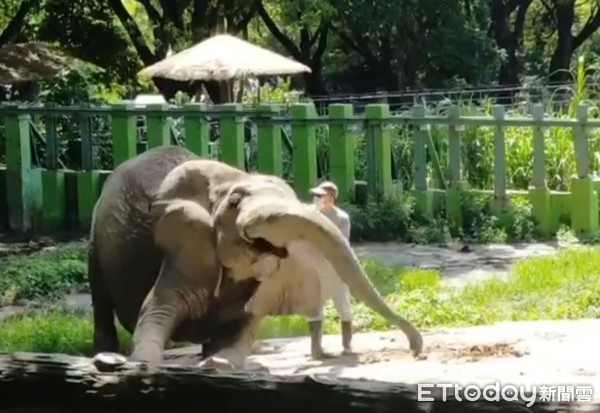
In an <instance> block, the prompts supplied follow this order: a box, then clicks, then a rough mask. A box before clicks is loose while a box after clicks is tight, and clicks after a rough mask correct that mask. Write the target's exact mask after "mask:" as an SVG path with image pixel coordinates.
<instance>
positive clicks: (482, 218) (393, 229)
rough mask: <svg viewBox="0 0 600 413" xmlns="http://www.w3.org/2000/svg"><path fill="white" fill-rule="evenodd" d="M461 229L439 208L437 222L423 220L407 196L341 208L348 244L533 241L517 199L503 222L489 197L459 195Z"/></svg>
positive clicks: (524, 207)
mask: <svg viewBox="0 0 600 413" xmlns="http://www.w3.org/2000/svg"><path fill="white" fill-rule="evenodd" d="M461 204H462V225H461V226H458V225H453V224H451V223H450V222H448V220H447V218H446V213H445V208H444V206H443V205H442V206H441V207H440V209H439V211H438V212H437V213H436V218H427V217H425V216H423V215H422V214H421V213H420V212H419V211H418V209H417V208H416V205H415V198H414V196H413V195H411V194H410V193H408V192H406V193H403V194H402V195H396V196H391V197H388V198H386V199H384V200H383V201H381V202H372V201H369V202H367V203H366V205H364V206H357V205H342V208H344V209H346V210H347V211H348V213H349V214H350V217H351V221H352V230H351V240H352V241H353V242H361V241H374V242H386V241H400V242H414V243H418V244H427V243H446V242H448V241H449V240H450V239H452V238H457V239H460V240H463V241H467V242H472V243H491V242H499V243H502V242H507V241H511V242H515V241H530V240H532V239H533V238H534V237H535V235H536V234H535V224H536V223H535V219H534V217H533V213H532V210H531V206H530V205H529V203H527V202H523V201H522V200H520V199H519V198H516V199H513V200H511V203H510V205H509V207H508V209H507V211H506V212H505V213H504V215H503V216H502V218H499V217H497V216H496V215H495V214H494V213H493V212H492V210H491V207H490V195H485V194H479V193H473V192H464V193H463V194H462V200H461Z"/></svg>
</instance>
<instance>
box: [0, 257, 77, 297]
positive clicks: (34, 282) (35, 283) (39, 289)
mask: <svg viewBox="0 0 600 413" xmlns="http://www.w3.org/2000/svg"><path fill="white" fill-rule="evenodd" d="M86 260H87V251H86V249H84V248H82V247H80V246H65V247H60V248H57V249H52V250H42V251H40V252H36V253H33V254H32V255H29V256H21V255H9V256H7V257H4V258H1V259H0V297H1V299H2V302H3V304H11V303H13V302H14V301H16V300H20V299H24V300H33V299H44V300H52V299H55V298H58V297H60V296H63V295H64V294H66V293H68V292H69V291H71V290H72V289H73V288H74V287H76V286H78V285H80V284H82V283H84V282H86V281H87V278H86V274H87V264H86V262H87V261H86Z"/></svg>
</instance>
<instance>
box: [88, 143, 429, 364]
mask: <svg viewBox="0 0 600 413" xmlns="http://www.w3.org/2000/svg"><path fill="white" fill-rule="evenodd" d="M328 264H329V265H331V267H332V268H333V270H334V271H335V272H336V273H337V274H338V275H339V276H340V278H341V279H342V280H343V281H344V282H345V283H346V284H347V285H348V286H349V288H350V291H351V293H352V295H353V296H354V297H356V298H357V299H359V300H362V301H363V302H364V303H365V304H366V305H367V306H369V307H370V308H371V309H373V310H374V311H376V312H378V313H379V314H380V315H382V316H383V317H384V318H385V319H386V320H388V321H389V322H391V323H393V324H396V325H397V326H399V327H400V329H401V330H402V331H403V332H404V333H405V334H406V336H407V338H408V342H409V346H410V349H411V350H412V351H413V353H415V354H417V353H419V352H420V351H421V350H422V346H423V340H422V337H421V334H420V333H419V331H418V330H417V329H416V328H415V327H414V326H413V325H412V324H411V323H410V322H409V321H407V320H405V319H404V318H402V317H401V316H399V315H397V314H396V313H395V312H394V311H393V310H392V309H391V308H390V307H389V306H388V305H387V304H386V303H385V301H384V300H383V299H382V298H381V296H380V295H379V293H378V292H377V291H376V289H375V288H374V287H373V285H372V284H371V282H370V281H369V278H368V277H367V276H366V274H365V273H364V271H363V269H362V267H361V265H360V262H359V261H358V258H357V257H356V255H355V254H354V252H353V250H352V248H350V246H349V244H348V242H347V240H346V239H345V238H344V237H343V236H342V234H341V232H340V231H339V229H338V228H337V227H336V226H335V225H334V224H333V223H331V222H330V221H329V220H328V219H327V218H326V217H324V216H323V215H322V214H320V213H319V212H318V211H316V210H314V209H313V208H312V207H310V206H309V205H306V204H304V203H302V202H301V201H300V200H299V199H298V198H297V196H296V194H295V192H294V191H293V189H292V188H291V187H290V186H289V185H288V184H287V183H286V182H285V181H284V180H282V179H281V178H278V177H275V176H271V175H262V174H249V173H246V172H244V171H241V170H239V169H237V168H234V167H232V166H229V165H227V164H225V163H222V162H218V161H214V160H207V159H200V158H198V157H196V156H195V155H193V154H192V153H191V152H189V151H187V150H186V149H184V148H180V147H163V148H156V149H152V150H149V151H147V152H145V153H143V154H141V155H139V156H137V157H136V158H133V159H131V160H129V161H127V162H125V163H123V164H122V165H120V166H118V167H117V168H116V169H115V170H114V172H113V174H112V175H111V177H110V178H109V179H108V181H107V182H106V184H105V186H104V188H103V190H102V193H101V196H100V198H99V200H98V202H97V204H96V207H95V209H94V215H93V222H92V229H91V233H90V251H89V281H90V286H91V291H92V300H93V306H94V349H95V351H97V352H98V351H116V348H117V347H118V340H117V335H116V329H115V325H114V316H113V314H114V313H116V315H117V317H118V319H119V321H120V323H121V324H122V325H123V326H124V327H125V329H127V330H128V331H130V332H132V333H133V352H132V355H131V357H132V358H134V359H136V360H143V361H148V362H159V361H161V360H162V354H163V350H164V347H165V345H166V343H167V341H168V340H169V339H172V340H175V341H177V340H185V341H192V342H198V343H203V347H206V348H207V349H208V350H207V351H206V353H205V355H207V356H209V357H208V359H207V360H206V361H205V364H207V363H214V364H216V365H217V366H219V367H224V368H243V367H244V366H245V362H246V358H247V356H248V355H250V354H251V351H252V345H253V344H254V342H255V340H256V336H257V333H258V328H259V326H260V321H261V320H262V319H263V318H264V317H265V316H268V315H283V314H302V315H306V316H313V315H316V314H317V312H318V311H319V306H320V302H321V284H320V278H319V271H318V269H319V268H321V267H322V266H324V265H328Z"/></svg>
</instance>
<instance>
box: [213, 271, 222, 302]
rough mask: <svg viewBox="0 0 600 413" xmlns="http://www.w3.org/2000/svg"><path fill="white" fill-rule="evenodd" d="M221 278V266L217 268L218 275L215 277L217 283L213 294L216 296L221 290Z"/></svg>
mask: <svg viewBox="0 0 600 413" xmlns="http://www.w3.org/2000/svg"><path fill="white" fill-rule="evenodd" d="M222 280H223V267H221V268H220V269H219V277H218V278H217V285H216V286H215V292H214V296H215V297H218V296H219V292H220V290H221V281H222Z"/></svg>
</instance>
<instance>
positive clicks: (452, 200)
mask: <svg viewBox="0 0 600 413" xmlns="http://www.w3.org/2000/svg"><path fill="white" fill-rule="evenodd" d="M459 122H460V109H459V107H458V106H455V105H453V106H451V107H449V108H448V167H449V169H450V186H449V188H448V191H447V193H446V214H447V216H448V219H449V221H450V222H451V223H452V225H454V226H455V227H457V228H461V227H462V224H463V214H462V196H463V194H464V193H465V191H467V189H468V186H467V182H466V181H463V177H462V162H461V156H460V154H461V134H462V132H463V131H464V130H465V125H461V124H460V123H459Z"/></svg>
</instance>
